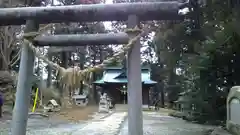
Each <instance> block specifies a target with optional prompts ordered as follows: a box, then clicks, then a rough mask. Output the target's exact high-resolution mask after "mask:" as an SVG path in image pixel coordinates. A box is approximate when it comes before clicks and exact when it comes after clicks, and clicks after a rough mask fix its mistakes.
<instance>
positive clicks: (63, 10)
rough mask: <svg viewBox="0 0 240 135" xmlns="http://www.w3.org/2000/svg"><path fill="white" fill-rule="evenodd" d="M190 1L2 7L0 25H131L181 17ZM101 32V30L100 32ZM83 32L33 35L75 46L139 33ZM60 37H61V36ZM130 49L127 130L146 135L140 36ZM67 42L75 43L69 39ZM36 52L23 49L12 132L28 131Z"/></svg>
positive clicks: (118, 40) (30, 28)
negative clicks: (92, 33)
mask: <svg viewBox="0 0 240 135" xmlns="http://www.w3.org/2000/svg"><path fill="white" fill-rule="evenodd" d="M187 4H188V3H180V2H177V1H171V2H136V3H120V4H94V5H74V6H55V7H21V8H1V9H0V26H5V25H22V24H26V29H25V33H28V32H32V31H37V30H38V27H39V24H46V23H60V22H95V21H127V24H128V28H134V27H135V26H137V25H138V24H139V21H148V20H181V19H182V17H181V16H180V15H179V14H178V13H179V9H180V8H182V7H185V6H186V5H187ZM98 35H99V34H98ZM82 36H84V35H73V36H72V35H55V36H51V38H50V37H38V38H36V39H34V44H35V45H36V46H53V45H54V46H63V45H64V44H63V43H66V42H72V43H75V44H74V46H78V44H79V45H89V44H90V45H91V44H92V45H99V44H125V43H126V41H128V39H129V38H132V37H134V36H136V35H135V34H133V33H132V34H129V37H127V35H126V34H124V33H118V34H115V35H111V34H110V35H108V34H105V35H101V36H100V37H98V36H96V35H95V36H93V35H85V36H88V37H91V38H88V40H87V41H86V40H85V41H84V40H83V39H82ZM60 38H61V39H60ZM134 44H135V45H134V46H133V47H132V49H131V51H130V52H129V53H128V55H127V56H128V57H127V58H128V59H127V71H128V73H127V74H128V86H127V88H128V132H129V135H143V119H142V83H141V59H140V47H141V45H140V41H139V39H138V41H137V42H135V43H134ZM68 45H72V44H71V43H69V44H68ZM33 64H34V53H33V51H32V50H31V49H29V46H28V45H27V44H24V45H23V47H22V52H21V61H20V70H19V79H18V80H19V81H18V84H17V93H16V102H15V107H14V110H13V119H12V134H13V135H25V134H26V126H27V119H28V107H29V104H30V103H29V102H30V89H31V77H32V74H33Z"/></svg>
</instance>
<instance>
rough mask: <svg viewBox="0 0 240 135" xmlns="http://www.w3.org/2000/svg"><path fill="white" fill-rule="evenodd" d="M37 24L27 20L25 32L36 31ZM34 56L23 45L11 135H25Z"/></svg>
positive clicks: (26, 46)
mask: <svg viewBox="0 0 240 135" xmlns="http://www.w3.org/2000/svg"><path fill="white" fill-rule="evenodd" d="M37 29H38V24H37V23H36V22H35V21H32V20H29V21H27V22H26V29H25V32H30V31H36V30H37ZM33 66H34V54H33V52H32V51H31V50H30V49H29V47H28V45H26V44H24V45H23V47H22V52H21V60H20V69H19V76H18V84H17V92H16V100H15V106H14V109H13V118H12V129H11V131H12V135H26V128H27V119H28V111H29V104H30V97H31V96H30V94H31V83H32V82H31V80H33Z"/></svg>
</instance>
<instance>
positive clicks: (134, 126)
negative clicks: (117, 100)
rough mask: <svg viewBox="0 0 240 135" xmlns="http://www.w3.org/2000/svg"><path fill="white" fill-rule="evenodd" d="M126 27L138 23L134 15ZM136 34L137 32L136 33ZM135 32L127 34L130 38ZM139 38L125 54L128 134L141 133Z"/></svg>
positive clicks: (130, 16) (132, 26) (138, 134)
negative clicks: (126, 54)
mask: <svg viewBox="0 0 240 135" xmlns="http://www.w3.org/2000/svg"><path fill="white" fill-rule="evenodd" d="M127 23H128V28H134V27H135V26H136V25H138V24H139V20H138V17H137V16H136V15H129V17H128V22H127ZM136 34H138V33H136ZM136 34H134V33H131V34H129V37H130V38H133V37H135V36H136ZM140 48H141V45H140V40H138V41H137V42H136V43H135V45H134V46H133V47H132V49H131V51H129V53H128V56H127V77H128V86H127V91H128V134H129V135H143V119H142V80H141V55H140Z"/></svg>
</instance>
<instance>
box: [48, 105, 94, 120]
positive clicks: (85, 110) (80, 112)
mask: <svg viewBox="0 0 240 135" xmlns="http://www.w3.org/2000/svg"><path fill="white" fill-rule="evenodd" d="M97 111H98V107H97V106H86V107H73V108H67V109H64V110H61V111H60V112H57V113H54V114H51V115H50V117H51V118H53V119H59V120H64V121H72V122H77V121H82V120H89V119H91V118H92V117H91V116H92V115H93V114H94V113H95V112H97Z"/></svg>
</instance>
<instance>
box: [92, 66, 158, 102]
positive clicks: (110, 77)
mask: <svg viewBox="0 0 240 135" xmlns="http://www.w3.org/2000/svg"><path fill="white" fill-rule="evenodd" d="M150 72H151V70H150V68H145V67H143V68H142V73H141V76H142V99H143V105H148V104H149V91H150V88H151V87H153V86H154V85H155V84H156V83H157V82H155V81H153V80H151V79H150V76H151V75H150ZM93 83H94V84H95V85H97V86H99V87H101V89H102V90H103V91H104V92H106V93H107V94H108V95H110V96H111V97H112V98H113V99H114V100H115V102H116V104H124V103H127V83H128V81H127V72H126V69H124V68H122V67H107V68H105V70H104V72H103V76H102V78H101V79H98V80H96V81H95V82H93Z"/></svg>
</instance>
